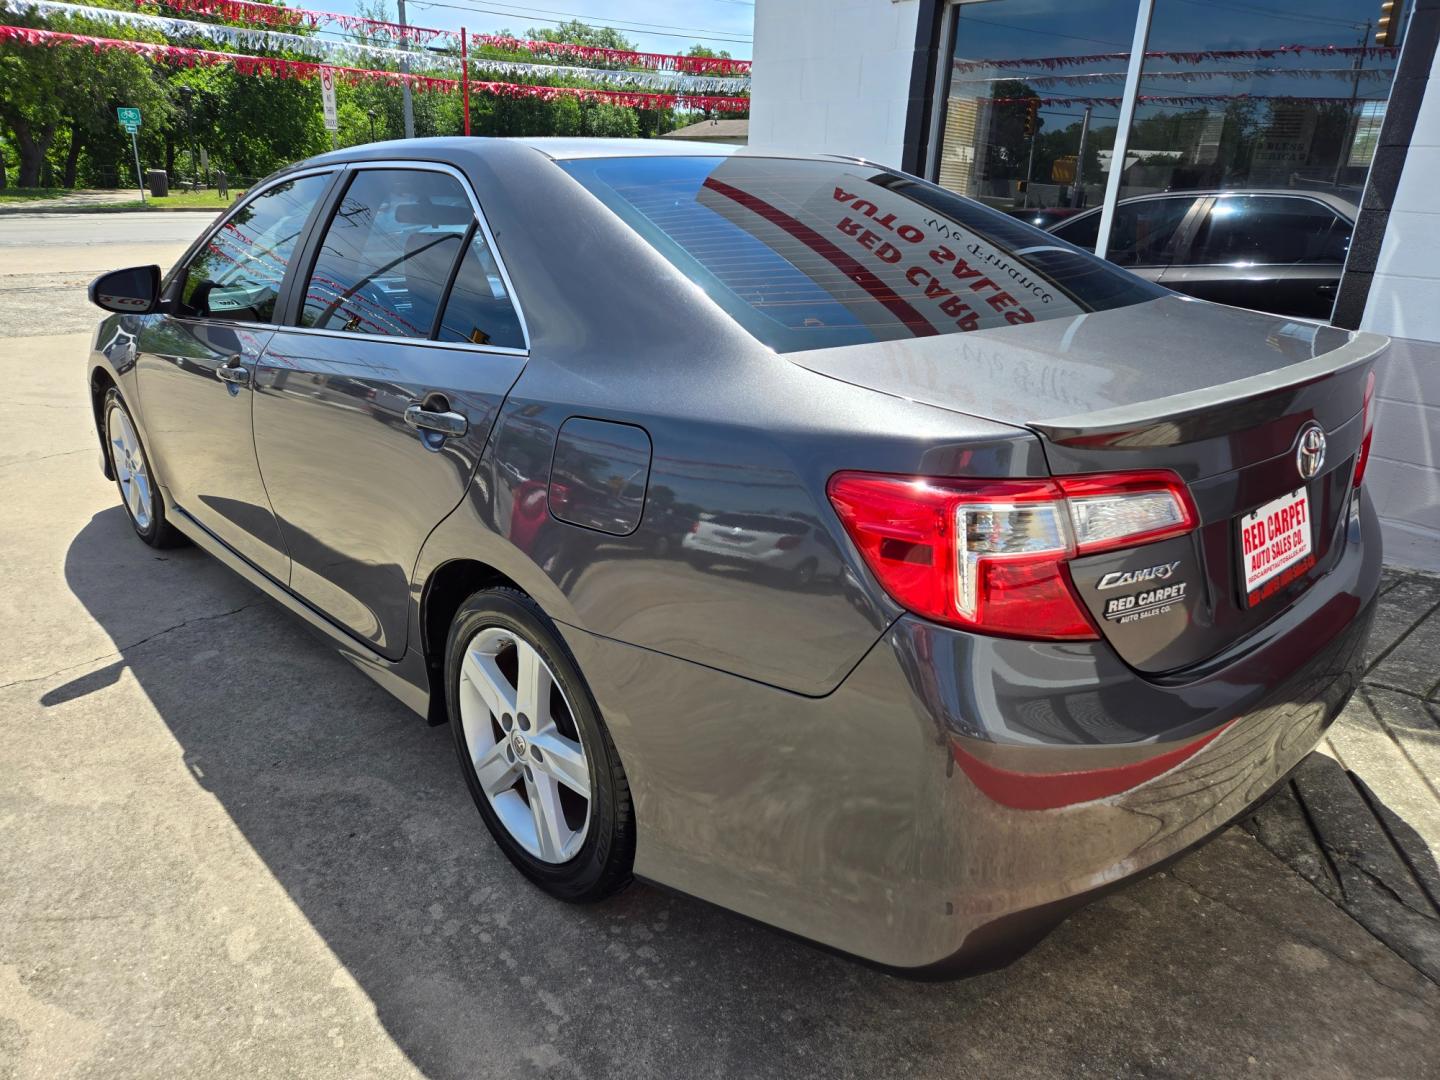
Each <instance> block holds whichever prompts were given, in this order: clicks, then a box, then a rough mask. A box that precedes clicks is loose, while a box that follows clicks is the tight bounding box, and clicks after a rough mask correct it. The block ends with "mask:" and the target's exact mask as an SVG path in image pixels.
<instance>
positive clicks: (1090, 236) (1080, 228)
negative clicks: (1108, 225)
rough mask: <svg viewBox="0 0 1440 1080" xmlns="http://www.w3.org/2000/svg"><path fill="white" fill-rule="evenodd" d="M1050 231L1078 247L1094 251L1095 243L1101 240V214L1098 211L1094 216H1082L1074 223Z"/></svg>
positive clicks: (1058, 226)
mask: <svg viewBox="0 0 1440 1080" xmlns="http://www.w3.org/2000/svg"><path fill="white" fill-rule="evenodd" d="M1050 231H1051V232H1052V233H1054V234H1055V235H1056V236H1058V237H1060V239H1061V240H1064V241H1066V242H1068V243H1071V244H1074V245H1075V246H1076V247H1082V248H1084V249H1085V250H1086V251H1094V250H1095V242H1096V241H1097V240H1099V239H1100V212H1099V211H1098V210H1097V211H1095V212H1094V213H1092V214H1081V215H1080V216H1079V217H1077V218H1075V219H1074V220H1073V221H1067V222H1065V223H1064V224H1063V225H1057V226H1056V227H1055V228H1053V229H1051V230H1050Z"/></svg>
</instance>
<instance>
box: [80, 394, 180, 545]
mask: <svg viewBox="0 0 1440 1080" xmlns="http://www.w3.org/2000/svg"><path fill="white" fill-rule="evenodd" d="M116 410H118V411H119V412H120V413H122V414H123V415H124V417H125V420H126V422H127V423H129V425H130V428H131V430H133V431H134V432H135V438H136V442H137V444H138V446H139V449H140V457H141V459H142V460H143V462H144V465H145V475H146V476H147V477H149V478H150V481H151V483H150V485H149V487H150V499H149V504H150V520H149V521H148V522H147V523H146V524H144V525H142V524H141V523H140V521H139V520H138V519H137V518H136V517H135V512H134V510H132V509H131V507H130V504H129V503H128V502H127V501H126V498H125V487H124V485H123V484H122V483H121V482H120V470H119V468H118V467H117V465H116V462H115V448H114V446H113V445H112V444H111V441H110V414H111V413H112V412H114V411H116ZM100 416H101V418H102V421H103V428H104V431H105V456H106V458H107V460H108V461H109V462H110V471H111V473H112V474H113V475H114V476H115V488H116V490H117V491H118V492H119V493H120V505H121V506H122V507H123V508H124V510H125V517H126V518H127V519H128V520H129V522H130V527H131V528H132V529H134V530H135V535H136V536H138V537H139V538H140V539H141V540H143V541H145V543H147V544H149V545H150V546H151V547H153V548H173V547H183V546H184V545H185V544H188V543H189V542H190V540H189V538H188V537H187V536H186V535H185V534H184V533H182V532H181V531H180V530H179V529H177V528H175V526H174V525H172V524H170V522H169V520H168V519H167V518H166V517H165V499H164V497H163V496H161V494H160V487H159V484H158V483H157V482H155V470H154V469H153V468H152V467H151V465H150V456H149V455H148V454H147V453H146V452H145V443H144V440H143V439H141V437H140V427H139V425H138V424H136V423H135V417H134V416H132V415H131V413H130V410H129V409H128V408H126V406H125V398H124V397H123V396H121V394H120V391H119V390H118V389H117V388H116V387H113V386H112V387H110V389H109V390H107V391H105V400H104V402H103V403H102V406H101V410H100Z"/></svg>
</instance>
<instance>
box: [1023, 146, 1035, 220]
mask: <svg viewBox="0 0 1440 1080" xmlns="http://www.w3.org/2000/svg"><path fill="white" fill-rule="evenodd" d="M1034 172H1035V132H1033V131H1032V132H1031V133H1030V160H1029V161H1027V162H1026V163H1025V198H1024V199H1023V200H1022V201H1021V203H1020V205H1021V206H1022V207H1024V208H1025V209H1027V210H1028V209H1029V208H1030V177H1031V175H1032V174H1033V173H1034Z"/></svg>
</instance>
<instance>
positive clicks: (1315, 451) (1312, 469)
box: [1295, 420, 1325, 480]
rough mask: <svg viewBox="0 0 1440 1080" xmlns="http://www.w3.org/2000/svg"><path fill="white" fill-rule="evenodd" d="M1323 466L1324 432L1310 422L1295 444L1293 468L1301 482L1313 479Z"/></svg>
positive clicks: (1313, 422) (1317, 425)
mask: <svg viewBox="0 0 1440 1080" xmlns="http://www.w3.org/2000/svg"><path fill="white" fill-rule="evenodd" d="M1324 464H1325V430H1324V429H1323V428H1322V427H1321V426H1320V425H1319V424H1317V423H1315V421H1313V420H1312V421H1310V423H1308V424H1306V425H1305V427H1304V428H1303V429H1301V432H1300V438H1299V439H1298V440H1296V443H1295V467H1296V468H1297V469H1299V470H1300V479H1301V480H1311V479H1314V477H1315V474H1316V473H1318V472H1319V471H1320V467H1321V466H1322V465H1324Z"/></svg>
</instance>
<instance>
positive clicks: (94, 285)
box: [90, 266, 160, 315]
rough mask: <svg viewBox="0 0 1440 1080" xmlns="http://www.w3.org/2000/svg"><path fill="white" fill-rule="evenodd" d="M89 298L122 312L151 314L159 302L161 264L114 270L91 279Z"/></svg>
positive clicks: (95, 303)
mask: <svg viewBox="0 0 1440 1080" xmlns="http://www.w3.org/2000/svg"><path fill="white" fill-rule="evenodd" d="M90 302H91V303H92V304H94V305H95V306H96V307H101V308H104V309H105V310H106V311H114V312H118V313H119V314H121V315H149V314H150V313H151V312H153V311H154V310H155V308H156V307H157V305H158V304H159V302H160V267H158V266H132V267H130V268H129V269H127V270H111V271H110V273H108V274H101V275H100V276H99V277H97V278H96V279H95V280H94V281H92V282H91V283H90Z"/></svg>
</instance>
